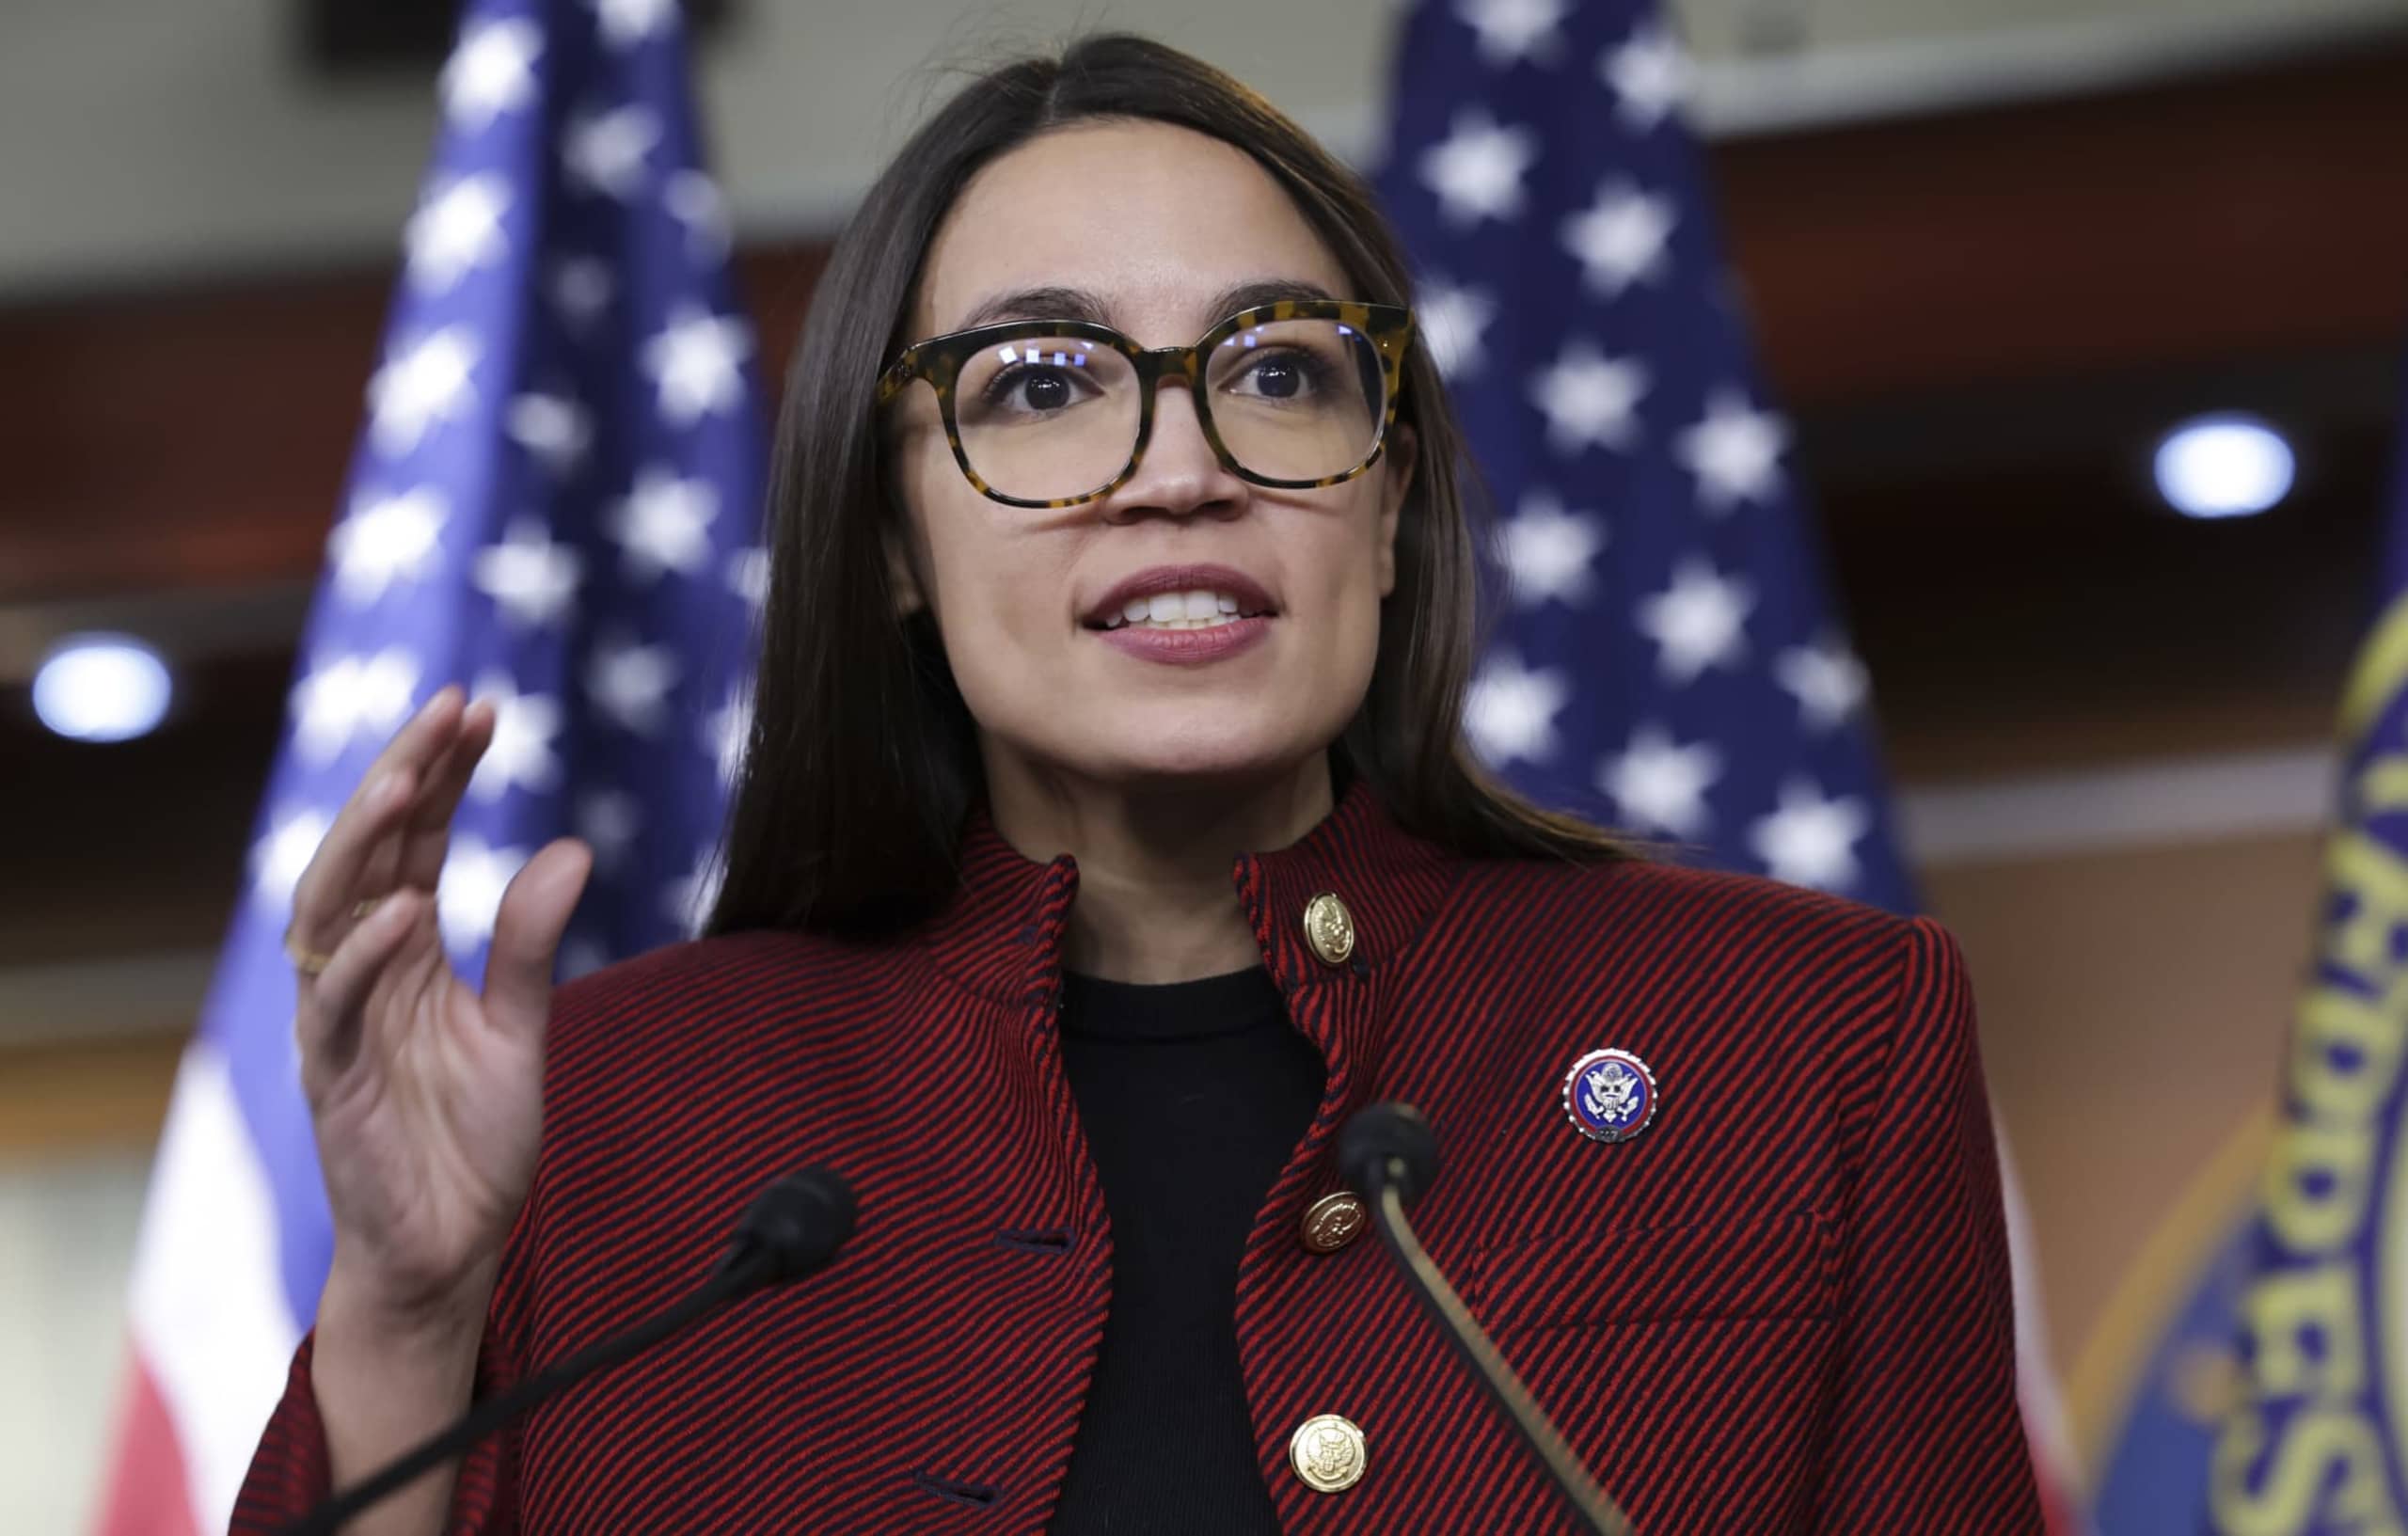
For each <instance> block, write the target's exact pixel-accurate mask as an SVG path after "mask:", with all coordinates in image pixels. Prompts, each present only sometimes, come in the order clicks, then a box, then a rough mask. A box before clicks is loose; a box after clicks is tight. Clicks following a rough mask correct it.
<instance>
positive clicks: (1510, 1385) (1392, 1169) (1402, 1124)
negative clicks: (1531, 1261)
mask: <svg viewBox="0 0 2408 1536" xmlns="http://www.w3.org/2000/svg"><path fill="white" fill-rule="evenodd" d="M1338 1167H1339V1172H1340V1173H1341V1174H1343V1175H1344V1176H1345V1179H1346V1181H1347V1182H1348V1183H1349V1184H1352V1185H1353V1186H1354V1187H1355V1190H1356V1192H1357V1193H1359V1194H1361V1195H1363V1196H1367V1197H1368V1198H1369V1199H1370V1205H1371V1219H1372V1222H1373V1223H1374V1225H1376V1226H1377V1227H1379V1229H1380V1241H1381V1242H1382V1243H1383V1244H1385V1245H1386V1248H1387V1251H1388V1254H1389V1256H1390V1257H1391V1258H1393V1259H1395V1260H1396V1263H1397V1267H1398V1269H1400V1270H1402V1272H1403V1274H1404V1277H1405V1279H1406V1280H1407V1282H1409V1283H1410V1284H1411V1285H1412V1287H1413V1291H1414V1294H1416V1295H1418V1296H1419V1297H1420V1298H1421V1301H1422V1304H1423V1305H1424V1306H1427V1307H1428V1308H1429V1311H1430V1315H1431V1316H1432V1317H1434V1318H1435V1319H1436V1320H1437V1322H1438V1329H1439V1331H1440V1332H1441V1333H1443V1334H1445V1335H1446V1336H1447V1338H1448V1341H1449V1342H1450V1343H1451V1344H1453V1345H1454V1347H1455V1353H1456V1354H1458V1355H1459V1356H1461V1357H1462V1359H1463V1362H1464V1365H1465V1368H1466V1369H1467V1370H1470V1371H1471V1373H1472V1374H1473V1375H1474V1376H1475V1377H1477V1378H1479V1381H1480V1384H1481V1386H1485V1387H1486V1388H1487V1389H1488V1395H1489V1398H1490V1400H1491V1401H1494V1402H1495V1403H1496V1404H1497V1407H1498V1408H1499V1409H1500V1410H1502V1411H1503V1413H1504V1415H1505V1417H1506V1418H1507V1419H1509V1420H1510V1421H1511V1422H1512V1423H1513V1428H1514V1430H1515V1431H1516V1432H1518V1433H1519V1434H1520V1435H1521V1438H1522V1443H1523V1444H1525V1445H1527V1446H1529V1448H1530V1450H1531V1452H1532V1453H1533V1454H1534V1455H1536V1456H1537V1457H1538V1459H1539V1460H1540V1462H1542V1463H1543V1464H1545V1467H1546V1471H1547V1476H1548V1477H1550V1478H1552V1479H1553V1480H1554V1481H1555V1486H1556V1488H1557V1490H1558V1491H1559V1492H1560V1493H1561V1494H1562V1495H1563V1501H1564V1502H1565V1503H1566V1504H1569V1505H1570V1506H1571V1507H1572V1512H1573V1513H1574V1514H1575V1515H1576V1516H1578V1518H1579V1519H1580V1521H1581V1522H1582V1523H1583V1524H1584V1525H1586V1526H1587V1527H1588V1528H1590V1529H1591V1530H1592V1531H1594V1532H1596V1533H1597V1536H1632V1532H1631V1528H1630V1519H1629V1517H1628V1516H1627V1515H1625V1514H1624V1513H1623V1512H1622V1509H1621V1506H1619V1505H1617V1504H1616V1503H1615V1502H1614V1501H1613V1500H1612V1499H1611V1498H1608V1497H1607V1496H1606V1491H1605V1490H1604V1489H1602V1488H1600V1487H1598V1486H1597V1482H1596V1480H1595V1479H1594V1478H1592V1477H1591V1476H1590V1475H1589V1469H1588V1468H1587V1467H1585V1466H1583V1465H1580V1458H1578V1457H1577V1456H1575V1455H1574V1454H1573V1453H1572V1448H1571V1447H1570V1446H1568V1445H1566V1444H1564V1441H1563V1435H1562V1434H1561V1433H1560V1432H1559V1431H1558V1430H1557V1429H1556V1427H1555V1422H1554V1420H1552V1419H1550V1418H1548V1417H1546V1414H1545V1411H1544V1410H1542V1409H1541V1408H1540V1407H1539V1405H1538V1401H1537V1400H1536V1399H1534V1398H1532V1397H1531V1396H1530V1389H1529V1387H1527V1386H1523V1385H1522V1378H1521V1377H1519V1376H1517V1375H1515V1374H1514V1373H1513V1367H1512V1366H1510V1365H1508V1364H1506V1363H1505V1356H1503V1355H1502V1354H1497V1346H1496V1345H1495V1344H1494V1343H1492V1342H1491V1341H1490V1339H1489V1337H1488V1335H1487V1333H1486V1332H1485V1331H1484V1330H1482V1329H1481V1325H1480V1323H1479V1322H1478V1320H1476V1319H1475V1318H1473V1316H1472V1315H1471V1312H1470V1310H1469V1309H1468V1308H1467V1307H1465V1306H1464V1304H1463V1298H1462V1297H1460V1296H1458V1295H1456V1294H1455V1289H1454V1287H1452V1286H1450V1285H1449V1284H1448V1283H1447V1277H1446V1275H1444V1274H1442V1273H1441V1272H1440V1271H1439V1269H1438V1266H1437V1265H1436V1264H1435V1263H1434V1262H1432V1261H1431V1258H1430V1255H1429V1254H1428V1253H1427V1252H1426V1251H1424V1250H1423V1248H1422V1246H1421V1243H1420V1241H1419V1240H1418V1239H1417V1238H1416V1237H1415V1236H1414V1235H1413V1227H1412V1226H1411V1225H1410V1224H1409V1223H1407V1222H1406V1221H1405V1219H1404V1203H1405V1202H1406V1201H1407V1200H1411V1199H1413V1198H1415V1197H1416V1196H1419V1195H1420V1194H1421V1193H1422V1192H1423V1191H1424V1190H1427V1189H1428V1188H1429V1187H1430V1186H1431V1185H1432V1184H1433V1183H1434V1182H1436V1181H1437V1178H1438V1138H1437V1137H1436V1136H1435V1135H1434V1133H1433V1132H1431V1130H1430V1122H1429V1121H1428V1120H1426V1119H1423V1118H1422V1116H1421V1112H1420V1111H1419V1110H1418V1109H1415V1108H1414V1107H1413V1106H1412V1105H1411V1104H1408V1103H1405V1102H1403V1101H1400V1100H1386V1101H1382V1102H1379V1103H1376V1104H1366V1105H1365V1106H1364V1107H1363V1108H1361V1109H1359V1110H1356V1111H1355V1114H1354V1116H1353V1117H1352V1118H1350V1119H1349V1120H1348V1121H1347V1122H1346V1127H1345V1129H1344V1130H1342V1131H1340V1132H1339V1134H1338Z"/></svg>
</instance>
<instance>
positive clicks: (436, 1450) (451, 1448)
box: [284, 1168, 855, 1536]
mask: <svg viewBox="0 0 2408 1536" xmlns="http://www.w3.org/2000/svg"><path fill="white" fill-rule="evenodd" d="M854 1213H855V1211H854V1204H853V1191H852V1186H851V1185H849V1184H848V1183H846V1182H845V1180H843V1179H842V1178H840V1177H839V1176H837V1175H836V1174H834V1173H832V1172H831V1171H830V1170H828V1169H826V1168H803V1169H800V1170H799V1171H797V1172H794V1173H790V1174H787V1175H786V1176H785V1177H784V1178H783V1179H780V1180H777V1181H776V1182H775V1183H772V1184H771V1185H769V1187H768V1188H767V1189H765V1190H763V1191H762V1192H761V1193H760V1194H759V1195H757V1196H753V1204H752V1205H751V1207H750V1208H748V1209H747V1210H746V1211H745V1212H744V1217H743V1219H742V1220H741V1221H739V1222H738V1223H737V1227H736V1235H735V1237H734V1238H733V1239H732V1240H731V1241H730V1243H728V1250H727V1254H726V1257H725V1258H723V1259H721V1261H720V1264H719V1267H718V1268H717V1269H716V1270H714V1271H712V1272H711V1276H710V1278H709V1279H707V1280H705V1281H704V1282H703V1283H702V1285H700V1286H698V1287H697V1288H695V1290H694V1291H692V1292H691V1293H689V1295H687V1296H686V1297H685V1298H684V1299H683V1300H681V1301H679V1302H678V1303H677V1304H676V1305H675V1306H672V1307H670V1308H669V1309H668V1310H666V1311H664V1312H661V1313H659V1314H658V1315H657V1316H655V1317H653V1318H650V1319H648V1320H646V1321H645V1322H641V1323H638V1324H637V1325H636V1326H635V1327H632V1328H630V1329H628V1330H627V1331H626V1332H625V1333H623V1334H619V1335H617V1336H616V1337H614V1338H606V1339H603V1340H602V1341H601V1342H599V1343H596V1344H594V1345H591V1346H589V1347H587V1348H586V1349H583V1350H580V1351H578V1353H577V1354H572V1355H570V1356H569V1357H568V1358H567V1359H565V1360H562V1362H561V1363H560V1364H558V1365H556V1366H553V1367H552V1368H551V1369H550V1370H546V1371H543V1372H542V1373H540V1374H538V1375H534V1376H530V1377H528V1378H526V1379H525V1380H523V1381H521V1382H519V1383H517V1384H516V1385H515V1386H512V1387H511V1388H510V1390H508V1391H506V1392H503V1393H501V1394H499V1396H497V1397H493V1398H489V1399H487V1400H486V1401H483V1402H481V1403H477V1404H474V1405H472V1406H471V1407H470V1408H469V1410H468V1411H467V1413H465V1414H463V1415H461V1416H460V1417H458V1418H456V1419H454V1420H452V1423H451V1424H450V1425H449V1426H447V1427H446V1428H444V1429H442V1430H441V1431H438V1432H437V1433H436V1434H434V1435H433V1436H431V1437H430V1438H428V1439H426V1440H424V1441H422V1442H420V1444H419V1445H418V1446H417V1447H416V1448H415V1449H411V1450H409V1451H407V1452H405V1453H404V1454H403V1455H402V1456H401V1457H400V1458H399V1459H397V1460H395V1461H393V1462H391V1463H389V1464H388V1465H386V1466H385V1467H384V1468H383V1469H382V1470H380V1471H378V1472H377V1473H376V1474H375V1475H374V1476H372V1477H370V1478H368V1479H366V1480H365V1481H361V1482H358V1483H355V1484H354V1485H353V1486H352V1487H350V1488H349V1489H347V1490H345V1491H344V1492H342V1493H341V1494H340V1495H337V1496H334V1497H332V1498H329V1499H326V1500H325V1501H324V1502H323V1503H321V1504H319V1506H318V1507H317V1508H316V1509H314V1510H311V1511H310V1512H309V1513H308V1514H306V1515H303V1516H302V1517H301V1518H300V1519H298V1520H295V1521H293V1523H292V1524H291V1525H288V1526H286V1527H285V1528H284V1536H334V1532H335V1531H336V1529H337V1528H340V1527H341V1525H342V1523H343V1522H344V1521H346V1520H349V1519H350V1518H351V1517H352V1516H354V1515H356V1514H357V1513H358V1512H360V1511H362V1510H364V1509H367V1508H368V1507H369V1506H370V1505H372V1504H375V1503H377V1502H379V1501H380V1500H382V1499H384V1498H386V1497H388V1496H390V1495H391V1494H392V1493H393V1492H394V1491H395V1490H397V1489H399V1488H402V1487H403V1486H404V1485H406V1484H408V1483H410V1482H413V1481H417V1480H418V1479H419V1478H420V1477H421V1476H422V1475H424V1474H425V1473H426V1472H428V1471H429V1470H431V1469H433V1468H434V1467H436V1466H438V1465H441V1464H443V1463H444V1462H447V1461H449V1460H451V1459H452V1457H454V1456H457V1455H459V1454H460V1453H461V1452H463V1451H465V1450H467V1449H468V1448H469V1447H470V1446H473V1445H475V1444H476V1443H477V1442H478V1441H480V1440H482V1439H483V1438H484V1437H485V1436H486V1435H488V1434H491V1433H494V1431H496V1430H498V1429H500V1428H501V1427H502V1426H503V1425H504V1424H507V1423H509V1422H510V1421H511V1420H512V1419H514V1418H516V1417H519V1416H520V1415H521V1414H524V1413H527V1412H528V1411H529V1410H531V1409H532V1408H534V1407H535V1406H537V1405H538V1404H540V1403H544V1402H548V1401H551V1400H552V1399H553V1398H556V1397H558V1396H560V1394H562V1392H565V1391H567V1390H568V1389H569V1388H570V1387H572V1386H576V1385H577V1384H578V1383H579V1382H581V1381H583V1380H585V1378H587V1377H588V1376H592V1375H595V1374H598V1373H599V1372H601V1371H604V1370H610V1368H611V1367H612V1366H616V1365H622V1364H625V1363H626V1361H627V1360H629V1359H631V1358H632V1357H634V1356H635V1355H638V1354H642V1353H643V1352H644V1351H645V1350H648V1349H650V1348H651V1347H652V1346H653V1345H655V1344H657V1343H659V1342H660V1341H661V1340H662V1339H664V1338H669V1337H670V1336H671V1335H672V1334H675V1333H678V1332H680V1331H682V1330H684V1329H685V1328H687V1327H689V1326H691V1325H692V1324H693V1323H695V1322H700V1321H701V1320H702V1319H703V1318H705V1317H706V1316H708V1315H709V1314H711V1313H713V1312H716V1311H718V1310H719V1309H720V1308H721V1307H722V1306H727V1305H728V1304H729V1303H731V1302H735V1301H738V1300H741V1299H742V1298H743V1297H745V1296H747V1295H750V1294H751V1293H753V1291H763V1290H767V1289H768V1287H770V1286H773V1285H783V1284H785V1283H786V1282H788V1281H790V1280H800V1279H801V1278H802V1277H803V1276H804V1275H808V1274H810V1273H811V1272H812V1271H813V1270H816V1269H817V1268H819V1267H820V1266H821V1265H823V1264H825V1263H827V1262H828V1260H830V1259H833V1258H834V1257H835V1256H836V1250H837V1249H839V1248H841V1247H843V1246H844V1245H845V1240H846V1239H848V1238H849V1237H851V1236H852V1235H853V1217H854Z"/></svg>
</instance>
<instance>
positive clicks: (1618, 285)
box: [1563, 177, 1679, 299]
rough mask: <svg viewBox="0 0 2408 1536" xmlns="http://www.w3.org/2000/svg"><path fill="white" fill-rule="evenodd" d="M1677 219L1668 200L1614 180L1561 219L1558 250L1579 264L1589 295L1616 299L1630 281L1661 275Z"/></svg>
mask: <svg viewBox="0 0 2408 1536" xmlns="http://www.w3.org/2000/svg"><path fill="white" fill-rule="evenodd" d="M1678 216H1679V215H1678V214H1676V213H1675V212H1674V211H1673V207H1672V199H1671V198H1665V197H1659V196H1657V195H1656V194H1655V193H1652V192H1642V191H1641V190H1640V187H1639V184H1638V183H1637V182H1633V181H1631V180H1630V179H1629V178H1628V177H1621V178H1617V179H1616V180H1614V181H1610V182H1606V183H1605V184H1604V185H1602V186H1600V187H1598V188H1597V200H1596V202H1595V203H1594V204H1592V206H1591V207H1590V208H1589V209H1587V210H1586V211H1585V212H1583V213H1578V214H1574V215H1572V217H1570V218H1568V219H1565V220H1564V221H1563V248H1564V249H1565V250H1567V251H1570V252H1571V253H1572V255H1573V257H1574V259H1575V260H1576V261H1579V263H1580V265H1581V268H1582V270H1583V272H1584V273H1585V274H1586V275H1587V278H1588V283H1589V289H1590V291H1591V292H1592V293H1596V294H1598V295H1599V296H1600V297H1603V298H1608V299H1616V298H1620V297H1621V296H1622V295H1623V291H1624V290H1625V289H1627V288H1628V287H1630V285H1631V284H1633V283H1635V282H1640V281H1642V280H1651V281H1652V280H1658V279H1661V278H1662V277H1664V275H1665V272H1666V270H1667V263H1666V261H1665V257H1666V255H1667V254H1668V252H1669V244H1670V242H1671V235H1672V226H1673V224H1674V223H1675V222H1677V221H1678Z"/></svg>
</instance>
